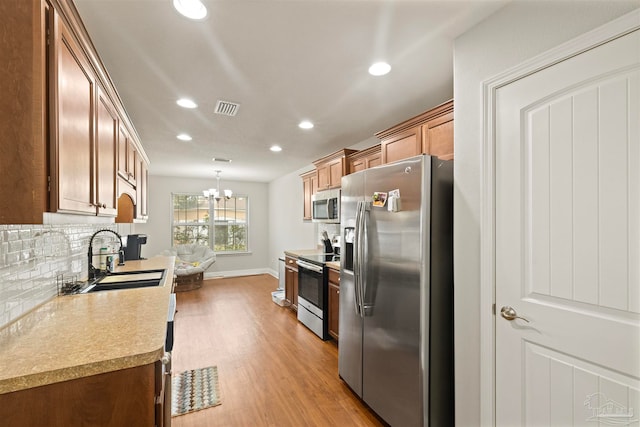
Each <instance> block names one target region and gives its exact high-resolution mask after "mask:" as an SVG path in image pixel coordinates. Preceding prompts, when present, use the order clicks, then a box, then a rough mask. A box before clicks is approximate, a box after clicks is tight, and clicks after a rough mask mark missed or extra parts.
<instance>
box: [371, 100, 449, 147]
mask: <svg viewBox="0 0 640 427" xmlns="http://www.w3.org/2000/svg"><path fill="white" fill-rule="evenodd" d="M451 112H453V99H450V100H449V101H446V102H443V103H442V104H440V105H438V106H436V107H434V108H430V109H429V110H428V111H425V112H424V113H421V114H419V115H417V116H415V117H412V118H410V119H408V120H405V121H404V122H401V123H398V124H397V125H395V126H393V127H390V128H388V129H385V130H381V131H380V132H377V133H376V134H375V135H376V137H377V138H378V139H385V138H387V137H389V136H391V135H395V134H397V133H399V132H402V131H405V130H407V129H411V128H413V127H416V126H420V125H422V124H424V123H426V122H428V121H429V120H433V119H435V118H437V117H439V116H443V115H445V114H448V113H451Z"/></svg>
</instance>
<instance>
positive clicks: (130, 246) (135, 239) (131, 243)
mask: <svg viewBox="0 0 640 427" xmlns="http://www.w3.org/2000/svg"><path fill="white" fill-rule="evenodd" d="M145 243H147V235H146V234H129V235H128V236H127V246H125V248H124V259H125V260H126V261H131V260H136V259H144V258H142V257H141V256H140V254H141V252H142V245H144V244H145Z"/></svg>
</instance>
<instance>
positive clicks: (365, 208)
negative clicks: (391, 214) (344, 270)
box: [360, 201, 371, 318]
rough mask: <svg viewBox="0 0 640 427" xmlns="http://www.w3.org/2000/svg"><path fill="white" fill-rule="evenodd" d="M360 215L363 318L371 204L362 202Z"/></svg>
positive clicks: (363, 313)
mask: <svg viewBox="0 0 640 427" xmlns="http://www.w3.org/2000/svg"><path fill="white" fill-rule="evenodd" d="M361 209H362V214H361V219H360V242H361V245H360V254H361V255H360V256H361V263H360V266H361V273H360V312H361V313H362V317H363V318H364V317H365V316H366V315H367V311H366V310H367V309H368V308H369V307H368V306H367V305H366V304H365V296H366V291H367V268H366V266H367V263H368V260H369V239H368V236H369V221H368V219H369V218H368V216H369V211H370V210H371V204H370V203H369V202H366V201H365V202H362V208H361Z"/></svg>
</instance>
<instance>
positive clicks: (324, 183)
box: [313, 148, 356, 191]
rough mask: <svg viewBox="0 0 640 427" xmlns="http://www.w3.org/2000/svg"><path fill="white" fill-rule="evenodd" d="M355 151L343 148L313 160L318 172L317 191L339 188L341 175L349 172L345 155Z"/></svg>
mask: <svg viewBox="0 0 640 427" xmlns="http://www.w3.org/2000/svg"><path fill="white" fill-rule="evenodd" d="M355 152H356V150H348V149H346V148H345V149H342V150H339V151H336V152H335V153H332V154H329V155H328V156H326V157H323V158H322V159H319V160H316V161H315V162H313V164H314V165H315V166H316V171H317V174H318V191H320V190H328V189H330V188H340V185H341V180H342V177H343V176H345V175H347V174H348V173H349V170H348V165H347V162H346V157H347V156H348V155H349V154H352V153H355Z"/></svg>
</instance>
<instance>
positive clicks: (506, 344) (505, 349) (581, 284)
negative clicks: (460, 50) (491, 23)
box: [495, 31, 640, 426]
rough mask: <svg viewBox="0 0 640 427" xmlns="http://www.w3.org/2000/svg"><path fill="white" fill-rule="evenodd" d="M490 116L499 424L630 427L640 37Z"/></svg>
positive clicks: (589, 56) (639, 331)
mask: <svg viewBox="0 0 640 427" xmlns="http://www.w3.org/2000/svg"><path fill="white" fill-rule="evenodd" d="M495 106H496V109H495V114H496V116H495V117H496V121H495V123H496V128H495V173H496V176H495V251H496V252H495V256H496V258H495V281H496V282H495V286H496V288H495V292H496V293H495V302H496V317H495V328H496V329H495V346H496V347H495V372H496V384H495V391H496V395H495V414H496V424H497V425H498V426H597V425H635V426H637V425H639V424H638V419H639V418H640V417H639V415H640V391H639V390H640V326H639V325H640V273H639V271H640V31H634V32H632V33H630V34H627V35H625V36H623V37H619V38H617V39H615V40H612V41H609V42H608V43H605V44H603V45H601V46H599V47H596V48H593V49H590V50H588V51H586V52H583V53H581V54H579V55H576V56H573V57H572V58H570V59H566V60H564V61H562V62H559V63H557V64H555V65H552V66H549V67H547V68H545V69H543V70H541V71H538V72H536V73H533V74H531V75H528V76H526V77H523V78H521V79H519V80H517V81H514V82H512V83H510V84H507V85H506V86H503V87H501V88H499V89H497V91H496V95H495ZM503 307H505V308H506V307H511V308H513V309H514V310H515V312H516V313H517V315H518V316H521V317H523V318H524V319H526V320H528V322H527V321H525V320H524V319H520V318H515V319H513V320H507V319H506V318H505V317H509V314H513V313H505V316H503V315H501V309H502V308H503Z"/></svg>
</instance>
